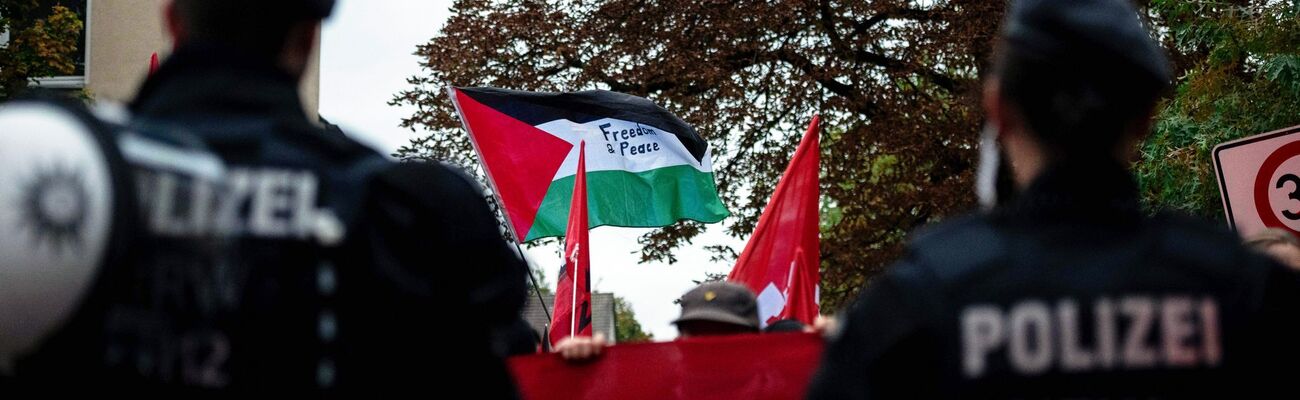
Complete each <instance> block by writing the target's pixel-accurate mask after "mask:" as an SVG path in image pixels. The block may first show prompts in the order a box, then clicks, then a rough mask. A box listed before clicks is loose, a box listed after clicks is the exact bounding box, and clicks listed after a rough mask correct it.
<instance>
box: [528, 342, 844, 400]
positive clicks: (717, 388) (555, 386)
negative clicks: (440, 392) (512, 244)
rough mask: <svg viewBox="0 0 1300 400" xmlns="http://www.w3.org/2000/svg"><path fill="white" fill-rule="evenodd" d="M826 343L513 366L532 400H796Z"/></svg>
mask: <svg viewBox="0 0 1300 400" xmlns="http://www.w3.org/2000/svg"><path fill="white" fill-rule="evenodd" d="M822 345H823V342H822V338H821V337H820V336H818V335H816V334H804V333H784V334H780V333H778V334H764V335H740V336H727V337H714V338H697V339H689V340H678V341H673V342H666V343H637V344H625V345H616V346H611V347H609V348H607V349H605V352H604V354H602V355H601V356H600V357H599V358H598V359H596V360H594V361H592V362H588V363H583V364H574V363H569V362H565V361H564V360H563V359H561V358H560V356H559V355H556V354H536V355H528V356H520V357H514V358H511V359H510V360H509V363H510V369H511V372H512V373H513V374H514V376H515V382H516V383H517V384H518V385H519V391H520V393H522V394H523V396H524V398H525V399H527V400H550V399H556V400H559V399H563V400H572V399H627V400H635V399H656V400H661V399H662V400H667V399H799V398H803V397H804V394H805V391H806V390H807V387H808V383H809V381H810V380H811V379H812V374H813V371H814V370H815V369H816V368H817V363H818V362H819V360H820V358H821V351H822Z"/></svg>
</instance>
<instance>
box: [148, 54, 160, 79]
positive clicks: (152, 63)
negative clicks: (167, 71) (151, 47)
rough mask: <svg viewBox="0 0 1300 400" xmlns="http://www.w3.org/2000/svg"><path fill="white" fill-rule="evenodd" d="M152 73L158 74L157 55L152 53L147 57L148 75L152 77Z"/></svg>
mask: <svg viewBox="0 0 1300 400" xmlns="http://www.w3.org/2000/svg"><path fill="white" fill-rule="evenodd" d="M154 72H158V53H153V55H152V56H150V57H149V75H153V73H154Z"/></svg>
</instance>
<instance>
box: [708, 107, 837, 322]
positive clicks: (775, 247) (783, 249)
mask: <svg viewBox="0 0 1300 400" xmlns="http://www.w3.org/2000/svg"><path fill="white" fill-rule="evenodd" d="M820 130H821V117H819V116H814V117H813V120H812V123H811V124H809V125H808V132H807V133H804V136H803V140H801V141H800V142H799V148H798V149H796V150H795V152H794V158H793V159H791V160H790V165H789V166H788V167H786V169H785V174H784V175H783V176H782V177H781V181H780V182H779V183H777V185H776V191H775V192H773V193H772V199H771V200H769V201H768V203H767V207H766V208H764V209H763V214H762V216H760V217H759V219H758V226H757V227H756V228H755V229H754V234H753V235H752V236H750V237H749V243H747V244H745V251H744V252H742V253H740V258H739V259H738V260H736V266H735V268H732V270H731V274H730V275H729V276H728V277H727V280H729V281H732V282H736V283H740V284H743V285H745V286H748V287H749V288H750V290H753V291H754V294H756V295H759V312H760V315H759V317H760V318H762V319H763V322H764V323H765V324H768V323H772V322H774V321H776V320H777V319H780V318H781V317H780V316H782V315H785V316H788V317H790V318H794V319H798V320H799V321H801V322H803V323H805V324H812V323H813V320H814V319H816V318H817V285H818V284H819V283H820V282H821V273H820V272H819V271H818V267H819V266H820V265H821V248H820V242H819V239H818V237H817V233H818V228H819V225H820V223H821V220H820V214H819V210H818V207H819V206H820V204H819V203H818V193H819V188H818V183H819V179H818V171H819V164H820V162H821V155H820V154H819V153H820V151H819V149H820V147H819V146H820V143H819V140H818V135H819V133H820ZM801 270H802V271H801ZM794 277H797V279H795V278H794ZM792 281H794V282H797V283H798V284H799V285H800V287H797V288H795V287H790V282H792ZM769 287H771V288H772V289H769ZM765 290H775V291H776V292H775V293H769V294H768V295H767V296H764V291H765ZM778 293H779V295H780V297H779V298H778V299H779V300H781V303H780V304H777V305H778V306H783V307H784V308H780V307H778V308H776V309H771V310H767V309H765V307H768V303H765V301H764V300H765V299H766V298H770V296H774V295H776V294H778ZM795 296H798V297H799V298H794V297H795ZM792 304H793V305H796V307H795V308H794V309H792V310H791V309H790V308H791V305H792ZM787 310H788V311H787Z"/></svg>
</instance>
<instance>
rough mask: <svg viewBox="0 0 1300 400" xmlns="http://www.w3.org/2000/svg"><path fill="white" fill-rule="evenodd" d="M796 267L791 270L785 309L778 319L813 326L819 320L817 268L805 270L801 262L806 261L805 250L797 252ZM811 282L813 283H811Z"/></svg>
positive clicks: (795, 256) (795, 257)
mask: <svg viewBox="0 0 1300 400" xmlns="http://www.w3.org/2000/svg"><path fill="white" fill-rule="evenodd" d="M794 259H795V265H794V266H793V268H790V280H789V282H787V283H786V285H785V287H786V293H787V294H786V296H785V308H784V309H782V310H781V314H779V315H777V316H776V319H778V320H782V319H797V320H799V321H800V322H803V323H805V324H809V325H811V324H812V322H813V320H815V319H816V318H817V280H816V278H814V276H815V275H816V274H817V268H803V266H802V265H799V260H803V259H804V255H803V249H800V250H799V251H796V252H795V255H794ZM809 282H811V283H809Z"/></svg>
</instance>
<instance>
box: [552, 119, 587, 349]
mask: <svg viewBox="0 0 1300 400" xmlns="http://www.w3.org/2000/svg"><path fill="white" fill-rule="evenodd" d="M584 147H586V146H585V145H584V144H582V143H580V144H579V145H578V174H577V177H576V179H574V182H573V200H572V202H571V203H569V229H568V230H567V231H566V232H565V233H564V255H565V256H564V271H562V272H561V273H560V280H559V283H557V284H556V285H555V313H554V314H552V316H551V332H550V337H551V346H555V344H557V343H559V342H560V339H564V338H566V337H569V336H572V335H577V336H591V257H590V251H589V250H588V249H590V247H589V246H588V245H587V243H588V240H587V229H588V228H587V151H586V149H585V148H584Z"/></svg>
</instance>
